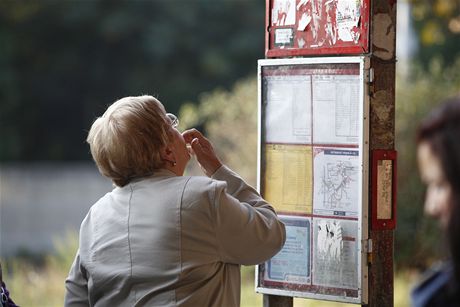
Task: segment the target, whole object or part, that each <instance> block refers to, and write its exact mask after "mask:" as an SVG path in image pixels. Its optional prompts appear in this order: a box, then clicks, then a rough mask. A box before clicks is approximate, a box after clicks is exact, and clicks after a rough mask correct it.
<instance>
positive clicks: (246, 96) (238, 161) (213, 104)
mask: <svg viewBox="0 0 460 307" xmlns="http://www.w3.org/2000/svg"><path fill="white" fill-rule="evenodd" d="M179 117H180V121H181V128H184V129H185V128H190V127H198V130H202V132H203V133H205V135H206V136H207V137H208V138H210V139H211V141H212V142H213V144H214V147H215V149H216V151H217V153H218V155H219V157H220V158H221V159H222V160H223V162H224V163H225V164H227V165H229V166H230V167H231V168H233V169H235V171H237V172H238V173H239V174H240V175H241V176H242V177H243V178H245V180H247V181H248V183H250V184H252V185H255V183H256V173H257V82H256V79H255V78H249V79H244V80H241V81H239V82H237V83H236V85H235V86H234V87H233V89H232V90H231V91H226V90H223V89H216V90H214V91H212V92H210V93H206V94H202V95H201V96H200V97H199V101H198V103H187V104H185V105H184V106H182V108H181V110H180V115H179ZM189 172H191V173H192V172H193V173H196V172H195V171H193V170H189Z"/></svg>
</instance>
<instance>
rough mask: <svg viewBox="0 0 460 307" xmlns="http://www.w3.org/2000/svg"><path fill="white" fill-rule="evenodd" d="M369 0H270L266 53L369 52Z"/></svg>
mask: <svg viewBox="0 0 460 307" xmlns="http://www.w3.org/2000/svg"><path fill="white" fill-rule="evenodd" d="M369 11H370V5H369V0H266V21H265V22H266V31H265V40H266V42H265V46H266V56H267V57H269V58H271V57H286V56H299V55H318V54H320V55H321V54H364V53H368V52H369Z"/></svg>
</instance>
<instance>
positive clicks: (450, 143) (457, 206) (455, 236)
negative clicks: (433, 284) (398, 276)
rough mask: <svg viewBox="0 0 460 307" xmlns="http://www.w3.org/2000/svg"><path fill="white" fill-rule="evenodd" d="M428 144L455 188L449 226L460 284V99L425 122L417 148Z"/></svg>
mask: <svg viewBox="0 0 460 307" xmlns="http://www.w3.org/2000/svg"><path fill="white" fill-rule="evenodd" d="M422 142H425V143H427V144H428V145H429V146H430V147H431V149H432V151H433V153H434V154H435V155H436V156H437V157H438V158H439V159H440V161H441V167H442V170H443V173H444V175H445V177H446V179H447V181H448V182H449V184H450V186H451V191H452V194H451V198H450V208H451V215H450V217H449V221H448V225H447V242H448V246H449V250H450V253H451V257H452V262H453V265H454V272H455V278H456V281H457V283H459V282H460V96H457V97H453V98H450V99H448V100H446V101H444V102H443V103H442V104H441V105H440V106H439V107H437V108H436V109H434V110H433V111H432V112H431V113H430V115H429V116H428V117H427V118H425V120H423V121H422V123H421V125H420V126H419V129H418V131H417V144H420V143H422Z"/></svg>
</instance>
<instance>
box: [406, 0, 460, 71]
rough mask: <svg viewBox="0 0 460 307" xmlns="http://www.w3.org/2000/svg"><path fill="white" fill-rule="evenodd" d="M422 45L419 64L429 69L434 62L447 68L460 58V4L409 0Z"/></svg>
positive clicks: (449, 1)
mask: <svg viewBox="0 0 460 307" xmlns="http://www.w3.org/2000/svg"><path fill="white" fill-rule="evenodd" d="M409 1H410V3H411V5H412V16H413V19H414V26H415V30H416V32H417V33H418V39H419V43H420V46H419V48H418V54H417V59H416V60H417V61H418V62H420V63H422V67H423V68H425V69H427V68H429V65H430V63H431V61H432V60H433V59H435V60H436V61H440V63H441V64H442V66H443V67H449V66H450V65H452V64H453V63H454V62H455V60H456V58H458V57H459V56H460V2H459V1H458V0H409Z"/></svg>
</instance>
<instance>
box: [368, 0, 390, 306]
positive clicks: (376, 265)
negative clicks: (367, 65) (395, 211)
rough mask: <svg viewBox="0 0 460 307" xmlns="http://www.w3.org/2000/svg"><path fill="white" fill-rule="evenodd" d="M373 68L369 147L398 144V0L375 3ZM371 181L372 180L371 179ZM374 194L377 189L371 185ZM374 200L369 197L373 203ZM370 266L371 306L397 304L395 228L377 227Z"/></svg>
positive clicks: (386, 146)
mask: <svg viewBox="0 0 460 307" xmlns="http://www.w3.org/2000/svg"><path fill="white" fill-rule="evenodd" d="M370 35H371V37H370V43H371V69H372V70H373V76H374V77H373V80H372V83H371V84H370V90H369V94H370V127H369V128H370V129H369V130H370V136H369V142H370V143H369V149H370V150H371V151H372V150H376V149H386V150H393V149H394V146H395V66H396V55H395V51H396V0H374V1H372V6H371V33H370ZM370 175H371V176H372V174H370ZM369 182H371V180H369ZM369 191H370V193H369V194H370V197H372V194H373V193H376V191H375V190H372V187H370V190H369ZM370 203H371V201H369V204H370ZM369 237H370V239H371V240H372V257H371V261H370V266H369V303H368V306H369V307H381V306H385V307H392V306H394V299H393V297H394V280H393V257H394V231H393V230H373V229H372V223H371V222H369Z"/></svg>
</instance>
